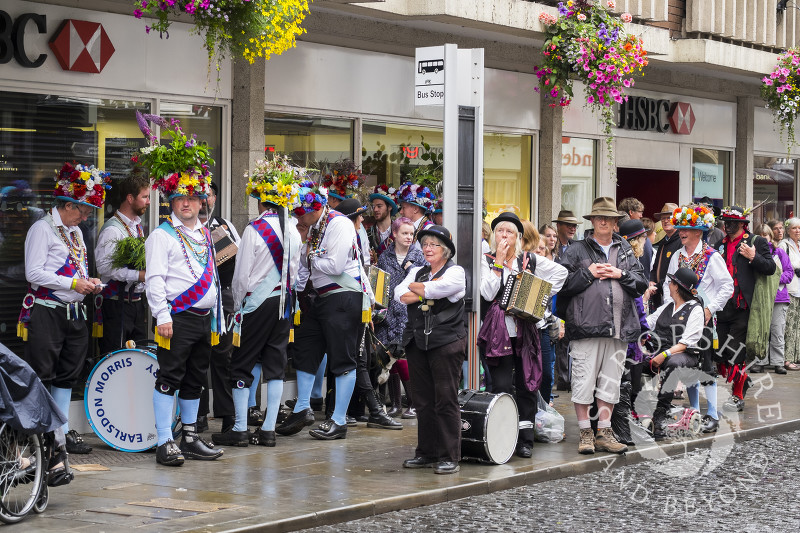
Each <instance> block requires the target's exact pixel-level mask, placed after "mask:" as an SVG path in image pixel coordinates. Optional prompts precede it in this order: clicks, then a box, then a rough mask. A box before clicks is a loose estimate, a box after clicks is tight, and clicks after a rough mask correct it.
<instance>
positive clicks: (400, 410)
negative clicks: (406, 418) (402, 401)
mask: <svg viewBox="0 0 800 533" xmlns="http://www.w3.org/2000/svg"><path fill="white" fill-rule="evenodd" d="M402 414H403V408H402V407H392V408H391V409H389V410H388V411H386V415H387V416H391V417H392V418H397V417H398V416H400V415H402Z"/></svg>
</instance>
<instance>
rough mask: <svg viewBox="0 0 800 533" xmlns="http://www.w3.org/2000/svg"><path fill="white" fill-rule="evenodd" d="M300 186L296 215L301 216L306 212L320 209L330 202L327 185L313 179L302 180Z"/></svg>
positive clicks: (295, 209)
mask: <svg viewBox="0 0 800 533" xmlns="http://www.w3.org/2000/svg"><path fill="white" fill-rule="evenodd" d="M298 187H299V189H298V191H297V207H295V208H294V214H295V216H297V217H301V216H303V215H305V214H306V213H311V212H312V211H319V210H321V209H322V208H323V207H325V205H327V204H328V190H327V189H326V188H325V187H322V186H320V185H319V184H317V183H314V182H313V181H311V180H306V181H303V182H301V183H300V184H299V185H298Z"/></svg>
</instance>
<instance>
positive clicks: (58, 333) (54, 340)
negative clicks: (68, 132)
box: [17, 163, 110, 454]
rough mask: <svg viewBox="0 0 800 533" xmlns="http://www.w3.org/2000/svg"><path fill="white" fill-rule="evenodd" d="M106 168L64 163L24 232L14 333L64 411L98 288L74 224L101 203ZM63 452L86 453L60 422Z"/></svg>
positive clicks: (81, 358) (81, 360)
mask: <svg viewBox="0 0 800 533" xmlns="http://www.w3.org/2000/svg"><path fill="white" fill-rule="evenodd" d="M109 183H110V179H109V177H108V173H107V172H104V171H102V170H100V169H97V168H95V167H93V166H88V167H87V166H84V165H80V164H70V163H64V166H63V167H62V168H61V170H60V171H59V173H58V174H57V176H56V187H55V191H54V193H53V195H54V196H55V205H54V206H53V209H52V210H51V211H50V212H49V213H47V214H46V215H45V216H44V218H42V219H40V220H38V221H37V222H36V223H34V224H33V226H31V228H30V230H28V235H27V236H26V237H25V278H26V279H27V280H28V294H27V295H26V296H25V299H24V300H23V302H22V312H21V313H20V317H19V324H18V326H17V334H18V335H19V336H20V337H22V339H23V340H25V341H27V342H26V343H25V354H24V358H25V361H26V362H27V363H28V364H29V365H30V366H31V368H33V370H34V371H35V372H36V374H37V375H38V376H39V379H41V380H42V383H43V384H44V385H45V386H46V387H48V389H49V390H50V393H51V394H52V395H53V399H54V400H55V402H56V404H57V405H58V407H59V408H60V409H61V411H62V412H63V413H64V414H65V415H67V417H69V404H70V399H71V396H72V388H73V387H74V386H75V383H77V381H78V378H79V377H80V373H81V371H82V370H83V365H84V363H85V361H86V352H87V351H88V349H89V344H88V337H87V331H86V306H85V305H84V304H83V303H82V302H83V299H84V298H85V297H86V295H87V294H98V293H99V292H100V291H101V290H102V284H101V282H100V280H99V279H97V278H93V277H90V276H89V262H88V257H87V253H86V244H85V241H84V239H83V233H82V232H81V229H80V228H79V227H78V224H80V223H81V222H85V221H86V220H87V219H88V218H89V216H91V215H92V214H94V213H95V210H96V209H99V208H101V207H103V203H104V202H105V197H106V189H108V188H110V185H109ZM62 429H63V431H64V433H66V439H67V453H79V454H80V453H89V452H91V451H92V449H91V448H90V447H89V446H87V445H86V444H85V443H84V442H83V439H82V438H81V436H80V435H79V434H78V433H77V432H76V431H75V430H74V429H73V430H70V429H69V423H67V424H64V426H62Z"/></svg>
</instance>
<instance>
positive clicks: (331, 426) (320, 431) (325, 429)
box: [308, 420, 347, 440]
mask: <svg viewBox="0 0 800 533" xmlns="http://www.w3.org/2000/svg"><path fill="white" fill-rule="evenodd" d="M308 434H309V435H311V436H312V437H314V438H315V439H319V440H336V439H346V438H347V425H344V426H340V425H339V424H337V423H336V422H334V421H333V420H326V421H324V422H322V423H321V424H320V425H319V427H318V428H317V429H312V430H311V431H309V432H308Z"/></svg>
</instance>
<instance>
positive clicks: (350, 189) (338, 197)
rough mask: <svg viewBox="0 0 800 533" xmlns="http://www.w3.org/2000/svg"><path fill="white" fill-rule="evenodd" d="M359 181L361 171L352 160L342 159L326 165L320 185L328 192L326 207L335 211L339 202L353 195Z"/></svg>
mask: <svg viewBox="0 0 800 533" xmlns="http://www.w3.org/2000/svg"><path fill="white" fill-rule="evenodd" d="M360 181H361V170H360V169H359V168H358V167H357V166H356V163H355V161H353V160H352V159H342V160H340V161H336V162H335V163H331V164H330V165H328V172H327V173H326V174H324V175H323V176H322V180H321V185H322V186H323V187H325V188H326V189H327V190H328V206H329V207H330V208H331V209H336V207H337V206H338V205H339V203H340V202H343V201H344V200H346V199H348V198H352V197H353V196H354V195H355V192H356V189H357V188H358V184H359V182H360Z"/></svg>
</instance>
